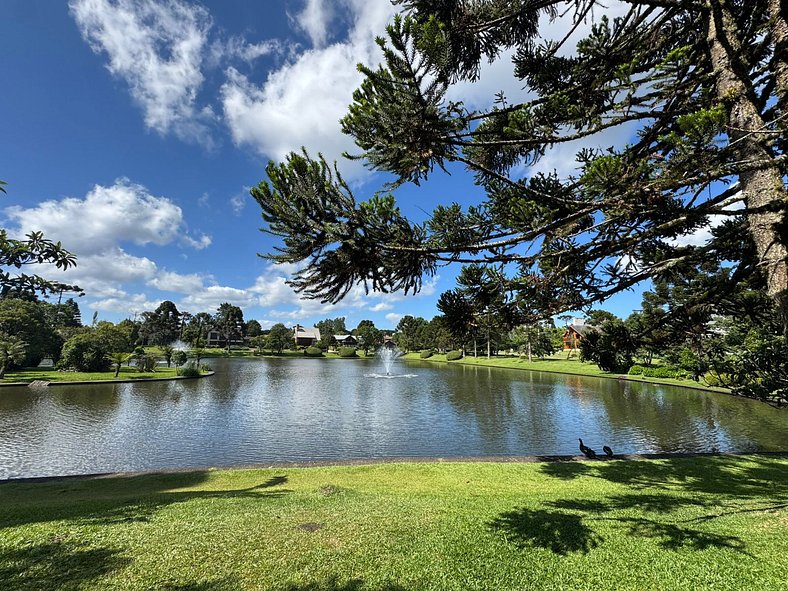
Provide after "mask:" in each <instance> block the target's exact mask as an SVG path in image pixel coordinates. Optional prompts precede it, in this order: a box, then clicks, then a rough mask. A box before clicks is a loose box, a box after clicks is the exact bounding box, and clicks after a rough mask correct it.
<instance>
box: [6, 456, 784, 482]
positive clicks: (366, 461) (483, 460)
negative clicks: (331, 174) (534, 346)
mask: <svg viewBox="0 0 788 591" xmlns="http://www.w3.org/2000/svg"><path fill="white" fill-rule="evenodd" d="M750 456H757V457H774V458H788V450H786V451H751V452H657V453H642V454H615V455H614V456H613V457H610V458H608V457H606V456H603V455H600V456H598V457H597V458H595V459H591V458H587V457H586V456H584V455H537V456H448V457H443V456H424V457H420V456H403V457H390V458H357V459H347V460H308V461H294V462H287V461H282V462H263V463H255V464H239V465H237V466H235V465H230V466H196V467H187V468H171V469H162V470H138V471H133V470H132V471H126V472H93V473H90V474H62V475H58V476H23V477H19V478H2V479H0V486H4V485H10V484H34V483H45V482H57V481H73V480H77V481H79V480H102V479H108V478H135V477H139V476H175V475H179V474H189V473H193V472H234V471H245V470H271V469H274V468H298V469H302V468H332V467H336V468H341V467H357V466H359V467H360V466H383V465H393V464H402V465H415V464H555V463H573V462H588V463H592V462H622V461H623V462H642V461H659V460H673V459H682V458H712V457H733V458H738V457H750Z"/></svg>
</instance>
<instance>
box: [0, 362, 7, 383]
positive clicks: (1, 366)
mask: <svg viewBox="0 0 788 591" xmlns="http://www.w3.org/2000/svg"><path fill="white" fill-rule="evenodd" d="M7 369H8V365H7V364H5V363H0V380H2V379H3V378H4V377H5V372H6V370H7Z"/></svg>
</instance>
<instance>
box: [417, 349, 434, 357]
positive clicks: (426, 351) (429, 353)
mask: <svg viewBox="0 0 788 591" xmlns="http://www.w3.org/2000/svg"><path fill="white" fill-rule="evenodd" d="M419 357H421V358H422V359H429V358H430V357H432V349H424V351H422V352H421V353H419Z"/></svg>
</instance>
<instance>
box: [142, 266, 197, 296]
mask: <svg viewBox="0 0 788 591" xmlns="http://www.w3.org/2000/svg"><path fill="white" fill-rule="evenodd" d="M206 280H210V281H212V280H213V278H212V277H211V276H210V275H200V274H198V273H191V274H187V275H182V274H181V273H176V272H174V271H162V272H161V273H159V274H158V275H157V276H156V277H154V278H153V279H151V280H150V281H148V284H149V285H151V286H153V287H155V288H156V289H160V290H162V291H174V292H179V293H192V292H195V291H200V290H202V289H204V285H205V281H206Z"/></svg>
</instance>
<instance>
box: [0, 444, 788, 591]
mask: <svg viewBox="0 0 788 591" xmlns="http://www.w3.org/2000/svg"><path fill="white" fill-rule="evenodd" d="M786 547H788V457H784V456H783V457H766V456H750V457H725V456H716V457H697V458H675V459H670V460H658V461H655V460H642V461H641V460H637V461H634V460H629V461H596V462H559V463H484V462H476V463H402V464H379V465H366V466H335V467H314V468H287V467H280V468H272V469H264V470H259V469H246V470H220V471H214V470H209V471H200V472H188V473H176V474H158V475H157V474H152V475H137V476H125V477H124V476H119V477H109V478H99V479H89V480H55V481H47V482H37V483H13V484H2V485H0V580H2V581H4V588H5V589H9V590H10V589H13V590H15V591H33V590H38V589H60V590H72V589H73V590H76V589H80V590H107V589H123V590H124V591H149V590H168V591H175V590H177V591H242V590H243V591H251V590H259V591H262V590H271V591H307V590H308V591H365V590H374V591H384V590H385V591H416V590H419V591H424V590H435V591H438V590H439V591H451V590H457V591H459V590H462V591H466V590H468V589H476V590H485V591H489V590H512V591H514V590H517V591H521V590H524V589H528V590H529V591H541V590H552V591H558V590H569V589H571V590H583V589H589V590H590V589H594V590H599V591H605V590H616V591H625V590H638V591H643V590H649V589H653V590H660V591H671V590H687V591H689V590H693V591H696V590H704V589H709V590H711V589H714V590H731V591H733V590H741V591H751V590H752V589H759V590H762V591H769V590H773V591H778V590H780V589H785V581H786V580H788V562H786V560H785V552H786Z"/></svg>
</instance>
